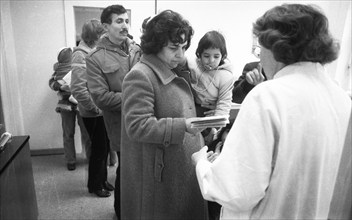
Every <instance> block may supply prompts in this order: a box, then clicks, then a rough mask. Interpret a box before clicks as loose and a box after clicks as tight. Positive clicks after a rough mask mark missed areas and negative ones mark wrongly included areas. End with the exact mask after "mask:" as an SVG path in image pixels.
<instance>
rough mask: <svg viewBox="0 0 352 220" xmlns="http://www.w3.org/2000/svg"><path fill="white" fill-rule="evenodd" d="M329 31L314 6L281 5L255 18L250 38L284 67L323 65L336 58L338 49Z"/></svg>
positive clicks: (319, 12) (324, 19)
mask: <svg viewBox="0 0 352 220" xmlns="http://www.w3.org/2000/svg"><path fill="white" fill-rule="evenodd" d="M328 27H329V25H328V19H327V17H326V16H325V15H324V14H323V13H322V12H321V11H320V10H318V8H317V7H316V6H313V5H301V4H283V5H281V6H276V7H274V8H272V9H270V10H269V11H267V12H266V13H265V14H264V15H263V16H261V17H260V18H258V19H257V21H256V22H255V23H254V24H253V34H254V35H256V36H257V37H258V40H259V43H260V44H261V45H262V46H263V47H265V48H267V49H269V50H271V51H272V53H273V55H274V58H275V59H276V60H277V61H279V62H282V63H284V64H286V65H288V64H292V63H296V62H301V61H310V62H319V63H321V64H326V63H330V62H332V61H334V60H335V59H336V58H337V57H338V53H339V49H340V45H339V43H338V42H337V41H336V40H335V39H333V38H332V36H331V35H330V32H329V29H328Z"/></svg>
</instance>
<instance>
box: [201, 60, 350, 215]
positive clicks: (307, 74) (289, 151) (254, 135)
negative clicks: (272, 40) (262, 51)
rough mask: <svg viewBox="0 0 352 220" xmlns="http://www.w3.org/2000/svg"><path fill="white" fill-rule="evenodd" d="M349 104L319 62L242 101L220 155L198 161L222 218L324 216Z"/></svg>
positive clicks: (206, 193)
mask: <svg viewBox="0 0 352 220" xmlns="http://www.w3.org/2000/svg"><path fill="white" fill-rule="evenodd" d="M350 114H351V99H350V98H349V97H348V95H347V93H346V92H345V91H343V90H342V89H341V88H340V87H338V85H337V84H336V83H335V82H333V81H332V80H331V78H330V77H329V76H328V75H327V74H326V73H325V70H324V67H323V66H322V65H320V64H319V63H311V62H300V63H296V64H292V65H289V66H286V67H285V68H283V69H282V70H280V71H279V72H278V73H277V74H276V75H275V77H274V79H273V80H270V81H266V82H263V83H261V84H259V85H258V86H256V87H255V88H254V89H253V90H252V91H251V92H250V93H249V94H248V95H247V97H246V98H245V100H244V102H243V103H242V106H241V110H240V112H239V114H238V116H237V118H236V121H235V123H234V125H233V127H232V129H231V131H230V133H229V135H228V136H227V139H226V141H225V144H224V147H223V150H222V152H221V154H220V156H219V157H218V158H217V159H216V160H215V161H214V162H213V163H210V162H208V161H206V160H201V161H199V162H198V164H197V167H196V171H197V178H198V182H199V185H200V188H201V191H202V194H203V197H204V198H205V199H207V200H212V201H216V202H218V203H219V204H221V205H222V206H223V208H222V213H221V217H220V218H221V219H251V218H252V219H327V216H328V213H329V205H330V201H331V198H332V194H333V190H334V185H335V180H336V175H337V170H338V166H339V161H340V157H341V152H342V148H343V145H344V139H345V135H346V131H347V126H348V120H349V116H350Z"/></svg>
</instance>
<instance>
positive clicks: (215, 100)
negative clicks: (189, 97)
mask: <svg viewBox="0 0 352 220" xmlns="http://www.w3.org/2000/svg"><path fill="white" fill-rule="evenodd" d="M196 56H197V58H196V59H187V64H188V68H189V69H190V71H191V85H192V88H193V89H194V95H195V102H196V105H197V115H198V116H211V115H229V114H230V109H231V102H232V89H233V82H234V76H233V74H232V69H231V64H230V62H229V60H228V59H227V50H226V42H225V38H224V36H223V35H222V34H221V33H219V32H218V31H209V32H207V33H206V34H205V35H204V36H203V37H202V38H201V39H200V41H199V43H198V48H197V50H196Z"/></svg>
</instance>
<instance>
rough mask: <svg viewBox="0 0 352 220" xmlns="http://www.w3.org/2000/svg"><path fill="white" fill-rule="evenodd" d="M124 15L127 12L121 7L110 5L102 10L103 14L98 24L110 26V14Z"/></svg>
mask: <svg viewBox="0 0 352 220" xmlns="http://www.w3.org/2000/svg"><path fill="white" fill-rule="evenodd" d="M125 13H127V10H126V9H125V8H124V7H123V6H122V5H110V6H108V7H106V8H105V9H104V10H103V12H102V13H101V16H100V22H101V23H102V24H104V23H107V24H111V22H112V20H111V15H112V14H117V15H121V14H125Z"/></svg>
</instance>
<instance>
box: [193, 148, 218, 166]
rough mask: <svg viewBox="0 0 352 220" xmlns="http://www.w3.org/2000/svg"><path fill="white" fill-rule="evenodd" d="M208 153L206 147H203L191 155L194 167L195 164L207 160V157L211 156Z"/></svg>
mask: <svg viewBox="0 0 352 220" xmlns="http://www.w3.org/2000/svg"><path fill="white" fill-rule="evenodd" d="M207 151H208V146H204V147H203V148H202V149H200V150H199V151H197V152H195V153H193V154H192V161H193V164H194V165H197V163H198V162H199V161H200V160H207V158H208V157H209V156H208V155H210V154H212V153H213V152H212V151H210V152H207Z"/></svg>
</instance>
